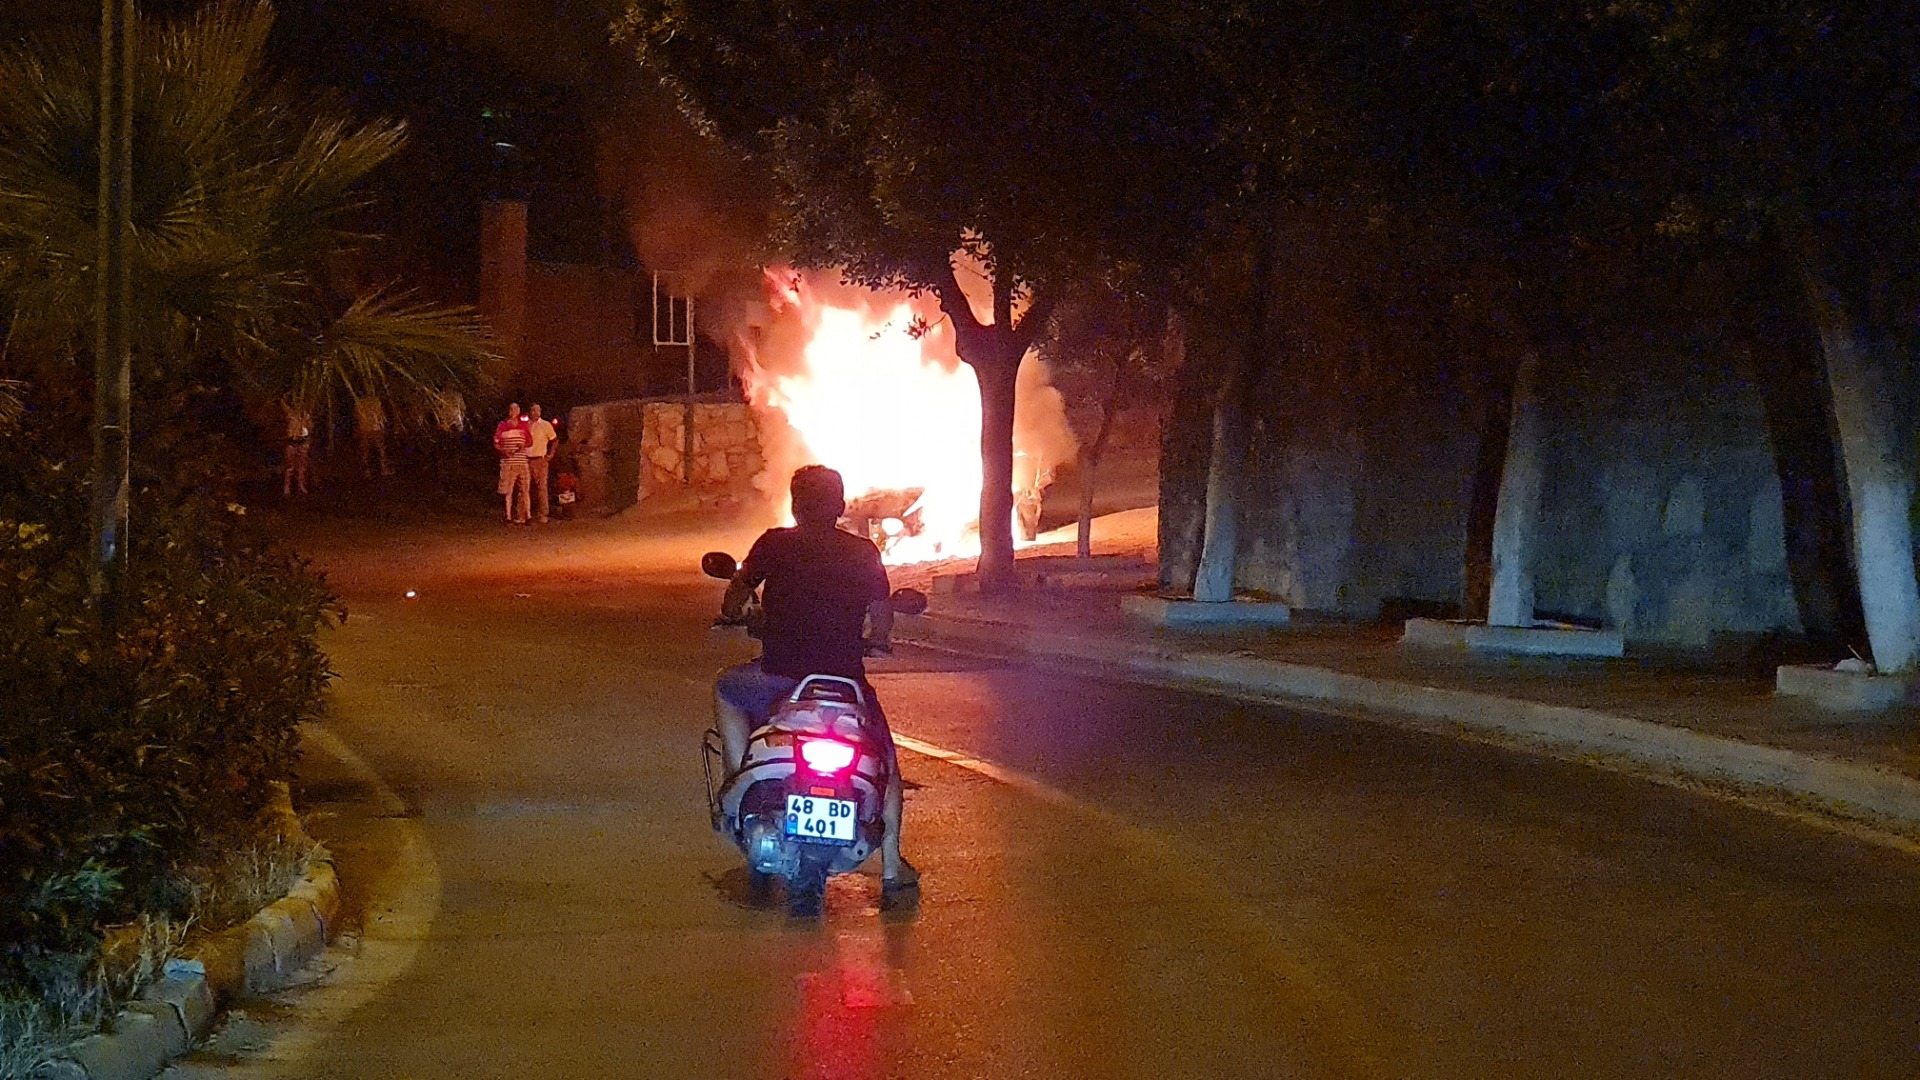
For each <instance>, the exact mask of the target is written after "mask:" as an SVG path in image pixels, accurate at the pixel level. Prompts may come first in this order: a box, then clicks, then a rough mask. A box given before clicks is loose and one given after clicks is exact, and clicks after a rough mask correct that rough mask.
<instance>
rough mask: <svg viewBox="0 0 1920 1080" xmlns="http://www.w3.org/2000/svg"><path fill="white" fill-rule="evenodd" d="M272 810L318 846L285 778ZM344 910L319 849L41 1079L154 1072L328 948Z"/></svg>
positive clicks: (140, 1076)
mask: <svg viewBox="0 0 1920 1080" xmlns="http://www.w3.org/2000/svg"><path fill="white" fill-rule="evenodd" d="M271 809H272V811H273V812H274V813H275V815H276V816H277V817H278V818H279V820H280V827H281V828H282V830H283V831H284V834H285V835H286V836H287V837H288V838H289V839H291V840H292V841H293V842H294V843H295V844H296V845H297V846H299V847H302V848H312V847H314V843H313V840H312V839H311V838H310V837H308V836H307V833H306V830H305V829H304V828H302V827H301V824H300V819H299V817H298V816H296V815H295V814H294V812H293V806H292V804H291V802H289V801H288V798H287V792H286V789H285V786H284V785H282V786H281V788H280V790H279V792H278V793H276V795H275V797H274V800H273V804H272V807H271ZM339 915H340V882H339V878H338V877H337V876H336V875H335V874H334V868H333V857H332V856H331V855H329V854H328V853H327V852H326V851H325V849H319V850H316V851H315V853H314V855H313V857H312V859H311V860H310V861H309V863H308V865H307V872H306V874H305V875H304V876H303V877H302V878H301V879H300V881H299V882H297V883H296V884H295V885H294V886H293V888H292V889H290V890H288V892H287V895H286V896H283V897H281V898H280V899H278V900H276V901H274V902H273V903H271V904H268V905H267V906H266V907H264V908H262V909H260V911H259V912H257V913H256V914H255V915H254V916H253V918H251V919H249V920H248V921H247V922H245V923H243V924H241V925H239V926H236V927H233V928H232V929H229V930H224V931H222V932H220V933H218V934H215V935H213V936H212V937H210V938H208V939H207V940H205V941H203V942H201V943H200V944H199V945H198V946H196V947H195V948H194V949H193V950H192V951H191V952H190V953H189V954H187V955H186V956H184V957H181V958H179V959H176V960H171V961H168V963H167V968H166V973H165V975H164V976H163V977H162V978H161V979H160V980H159V981H158V982H156V983H154V984H153V985H152V986H149V987H148V988H147V990H146V992H145V993H144V994H142V995H141V996H140V997H139V999H137V1000H135V1001H131V1002H128V1003H127V1006H126V1007H125V1008H124V1009H122V1010H121V1011H120V1013H119V1015H117V1016H115V1017H114V1019H113V1022H112V1023H111V1024H110V1025H108V1030H106V1031H104V1032H100V1033H98V1034H94V1035H89V1036H87V1037H85V1038H83V1039H80V1040H79V1041H77V1042H75V1043H73V1044H72V1045H70V1046H68V1047H67V1048H66V1049H65V1050H62V1051H60V1052H59V1053H58V1054H57V1055H56V1056H55V1057H53V1058H52V1059H51V1060H49V1061H47V1062H45V1063H43V1064H41V1065H40V1067H39V1068H38V1069H37V1070H35V1072H34V1074H33V1075H34V1077H35V1080H150V1078H151V1077H153V1076H154V1075H156V1074H157V1073H159V1072H160V1070H161V1069H163V1068H165V1067H166V1066H167V1063H168V1062H170V1061H172V1060H173V1059H174V1058H177V1057H179V1056H181V1055H182V1054H185V1053H186V1052H187V1051H188V1050H189V1049H191V1048H192V1047H193V1044H194V1043H196V1042H198V1041H199V1040H200V1039H201V1038H202V1037H204V1036H205V1035H206V1034H207V1031H208V1030H209V1029H210V1028H211V1027H212V1025H213V1021H214V1020H215V1019H216V1018H217V1017H218V1016H219V1013H220V1009H221V1008H222V1007H224V1006H225V1005H227V1004H229V1003H231V1002H232V1001H234V1000H236V999H238V998H242V997H246V996H248V995H251V994H258V993H262V992H265V991H268V990H275V989H279V988H281V987H284V986H287V985H289V984H290V983H291V982H292V981H293V979H294V976H295V973H297V972H298V971H299V970H300V969H301V968H302V967H304V966H306V965H307V964H308V963H310V962H311V961H312V960H314V959H315V958H316V957H318V956H319V955H320V953H321V951H322V950H323V949H325V948H326V944H327V939H328V938H329V937H330V936H331V934H332V931H333V929H334V927H335V926H336V924H337V920H338V919H339Z"/></svg>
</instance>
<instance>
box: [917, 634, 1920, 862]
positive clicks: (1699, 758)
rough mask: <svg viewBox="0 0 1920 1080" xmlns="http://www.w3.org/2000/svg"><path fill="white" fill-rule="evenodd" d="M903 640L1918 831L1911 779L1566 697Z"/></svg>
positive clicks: (1188, 657)
mask: <svg viewBox="0 0 1920 1080" xmlns="http://www.w3.org/2000/svg"><path fill="white" fill-rule="evenodd" d="M894 636H895V637H896V638H898V639H899V640H902V641H907V642H912V643H915V644H920V645H926V646H931V647H934V648H941V649H948V650H951V651H955V652H962V653H971V654H975V655H987V656H993V657H998V658H1004V659H1016V660H1018V659H1026V660H1030V661H1036V662H1047V661H1053V662H1056V663H1058V662H1065V663H1068V664H1074V665H1082V666H1085V667H1088V668H1091V669H1093V670H1095V671H1105V672H1112V671H1114V670H1116V669H1117V670H1119V671H1121V672H1124V673H1126V674H1128V675H1130V676H1133V677H1135V678H1138V679H1141V680H1143V681H1146V682H1149V683H1154V684H1158V685H1164V686H1177V687H1180V688H1183V689H1190V690H1199V691H1203V692H1207V693H1213V694H1218V695H1223V696H1227V697H1235V698H1242V699H1248V700H1273V699H1282V700H1290V701H1302V700H1305V701H1313V702H1321V703H1326V704H1333V705H1343V706H1354V707H1359V708H1364V709H1368V710H1374V711H1378V712H1383V713H1389V714H1394V715H1398V716H1400V717H1403V718H1412V719H1415V720H1418V721H1424V722H1426V723H1429V724H1431V723H1441V724H1450V725H1457V726H1458V727H1461V728H1467V729H1472V730H1477V731H1482V732H1488V733H1493V734H1497V735H1500V736H1504V737H1507V738H1511V739H1517V740H1521V741H1523V742H1525V743H1529V744H1532V745H1535V746H1538V747H1540V748H1542V749H1546V750H1550V751H1559V752H1561V753H1566V752H1570V751H1571V752H1575V753H1581V754H1592V755H1598V756H1602V757H1608V758H1615V759H1625V760H1628V761H1632V762H1635V763H1637V764H1640V765H1645V766H1653V767H1655V768H1657V769H1661V770H1666V771H1668V772H1671V773H1675V774H1679V775H1681V776H1685V777H1690V778H1693V779H1697V780H1704V781H1708V782H1711V783H1719V784H1726V785H1730V786H1732V787H1734V788H1737V789H1741V790H1745V791H1749V792H1753V791H1761V792H1769V793H1772V794H1775V795H1788V796H1793V797H1795V798H1798V799H1803V800H1807V801H1810V802H1811V803H1813V804H1815V805H1816V806H1817V808H1818V809H1820V810H1821V811H1823V812H1825V813H1828V814H1831V815H1833V816H1836V817H1840V818H1844V819H1847V820H1851V821H1855V822H1861V823H1865V824H1868V825H1871V826H1875V827H1881V828H1892V829H1894V830H1895V831H1899V832H1903V833H1909V834H1910V833H1913V832H1915V831H1916V830H1920V780H1916V779H1914V778H1912V777H1908V776H1903V775H1900V774H1898V773H1894V772H1890V771H1888V770H1885V769H1881V768H1877V767H1875V766H1872V765H1865V764H1859V763H1856V762H1848V761H1842V760H1835V759H1831V758H1824V757H1819V756H1817V755H1813V754H1807V753H1802V752H1800V751H1795V750H1785V749H1781V748H1779V747H1771V746H1761V745H1758V744H1754V743H1746V742H1741V741H1739V740H1737V739H1729V738H1726V737H1724V736H1719V735H1708V734H1703V733H1701V732H1697V731H1691V730H1688V729H1685V728H1678V727H1670V726H1668V725H1665V724H1657V723H1653V722H1652V721H1648V720H1638V719H1635V718H1633V717H1629V716H1621V715H1618V714H1614V713H1608V712H1603V711H1601V710H1598V709H1588V708H1580V707H1576V706H1569V705H1550V704H1546V703H1543V702H1533V701H1525V700H1521V699H1517V698H1508V697H1501V696H1499V695H1497V694H1488V693H1482V692H1478V691H1472V690H1451V689H1447V688H1444V687H1436V686H1425V685H1422V684H1420V683H1416V682H1408V681H1401V680H1397V679H1386V678H1378V677H1374V676H1367V675H1352V674H1348V673H1345V672H1340V671H1335V670H1332V669H1330V668H1322V667H1314V666H1312V665H1308V664H1297V663H1289V662H1286V661H1278V660H1264V659H1260V658H1258V657H1251V656H1243V655H1235V654H1232V653H1223V652H1216V651H1209V650H1204V649H1187V648H1182V647H1179V646H1174V645H1168V646H1158V645H1141V644H1136V643H1131V642H1114V641H1108V640H1105V639H1099V638H1087V637H1080V636H1076V635H1072V634H1051V633H1041V632H1037V631H1035V630H1033V629H1032V628H1030V627H1025V626H1017V625H1009V624H1005V623H990V622H987V621H984V620H973V619H964V620H963V619H946V618H942V617H939V616H919V617H916V618H913V619H910V620H909V619H903V620H901V625H899V626H898V627H897V628H896V630H895V634H894Z"/></svg>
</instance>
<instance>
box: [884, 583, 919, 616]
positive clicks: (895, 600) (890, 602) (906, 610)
mask: <svg viewBox="0 0 1920 1080" xmlns="http://www.w3.org/2000/svg"><path fill="white" fill-rule="evenodd" d="M887 606H888V607H890V608H892V609H893V610H895V611H897V612H899V613H900V614H902V615H918V614H920V613H921V612H923V611H925V610H927V594H926V593H923V592H921V591H920V590H919V589H895V590H893V595H892V596H889V597H887Z"/></svg>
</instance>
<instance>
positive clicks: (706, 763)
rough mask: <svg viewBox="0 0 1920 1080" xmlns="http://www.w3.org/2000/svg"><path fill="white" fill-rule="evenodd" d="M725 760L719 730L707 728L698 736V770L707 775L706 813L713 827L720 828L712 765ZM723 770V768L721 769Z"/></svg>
mask: <svg viewBox="0 0 1920 1080" xmlns="http://www.w3.org/2000/svg"><path fill="white" fill-rule="evenodd" d="M725 760H726V750H725V749H724V748H723V747H722V746H721V745H720V732H719V731H717V730H716V729H714V728H708V729H707V733H706V734H705V735H702V736H701V737H700V771H701V772H703V773H705V774H706V777H707V814H708V815H709V816H710V817H712V818H713V827H714V828H715V829H716V830H717V829H719V828H720V820H721V814H720V790H719V788H718V786H716V785H715V784H714V782H713V765H714V762H716V761H725ZM723 772H724V770H723Z"/></svg>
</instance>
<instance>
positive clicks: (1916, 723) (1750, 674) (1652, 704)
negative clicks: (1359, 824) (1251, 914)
mask: <svg viewBox="0 0 1920 1080" xmlns="http://www.w3.org/2000/svg"><path fill="white" fill-rule="evenodd" d="M1120 595H1121V593H1120V592H1118V591H1114V590H1066V589H1053V590H1048V589H1036V590H1028V591H1025V592H1022V593H1018V594H1015V595H1013V596H1009V597H1004V598H1003V597H995V598H990V599H989V598H982V597H979V596H969V595H959V596H954V595H948V596H940V597H936V598H935V600H934V604H933V606H932V608H931V609H930V610H929V611H928V613H927V614H926V615H923V616H919V617H915V618H906V619H902V620H901V621H900V625H899V627H898V629H897V631H896V637H898V638H900V639H901V640H903V641H909V642H913V643H916V644H921V645H926V646H930V647H933V648H940V649H948V650H952V651H956V652H963V653H971V654H977V655H987V656H995V657H1002V658H1008V659H1015V660H1022V661H1028V662H1034V663H1041V664H1057V665H1061V666H1065V667H1071V668H1076V669H1080V670H1090V671H1096V672H1103V673H1109V674H1116V673H1117V674H1123V675H1125V676H1127V677H1130V678H1134V679H1139V680H1141V681H1145V682H1150V683H1154V684H1157V685H1167V686H1178V687H1182V688H1187V689H1196V690H1201V691H1204V692H1210V693H1218V694H1222V695H1225V696H1228V697H1236V698H1247V699H1256V700H1281V701H1303V700H1304V701H1309V702H1314V703H1317V704H1320V705H1322V706H1324V707H1333V708H1338V709H1353V708H1357V709H1364V710H1366V711H1368V712H1369V713H1376V714H1379V713H1384V714H1389V715H1390V716H1392V717H1394V718H1396V719H1399V720H1402V721H1412V722H1413V723H1415V724H1417V725H1419V726H1423V727H1428V728H1439V729H1443V730H1451V729H1468V730H1472V731H1476V732H1480V733H1484V734H1488V735H1491V736H1494V737H1496V738H1500V739H1503V740H1506V741H1517V742H1520V743H1522V744H1525V745H1529V746H1533V747H1537V748H1540V749H1545V750H1547V751H1549V752H1554V753H1559V754H1570V755H1573V756H1584V755H1599V756H1602V757H1605V758H1609V759H1613V760H1617V761H1625V762H1629V763H1633V764H1636V765H1639V766H1642V767H1651V768H1653V769H1655V770H1658V771H1661V772H1666V773H1671V774H1678V775H1681V776H1685V777H1688V778H1692V779H1697V780H1702V781H1707V782H1709V783H1715V784H1721V785H1728V786H1732V787H1735V788H1738V789H1740V790H1743V791H1747V792H1751V793H1771V794H1774V795H1786V796H1790V797H1792V798H1794V799H1795V800H1797V801H1806V802H1811V803H1813V804H1814V805H1815V806H1816V807H1817V808H1818V809H1820V810H1822V811H1824V812H1827V813H1830V814H1836V815H1838V816H1841V817H1844V818H1848V819H1852V820H1857V821H1865V822H1868V823H1871V824H1874V825H1876V826H1879V827H1883V828H1891V829H1893V830H1895V831H1898V832H1902V833H1906V834H1911V835H1916V836H1920V709H1916V708H1912V707H1908V708H1903V709H1897V710H1894V711H1892V712H1887V713H1878V714H1845V713H1829V712H1823V711H1821V710H1819V709H1816V708H1813V707H1811V706H1809V705H1807V704H1805V703H1803V702H1800V701H1796V700H1791V699H1780V698H1776V697H1775V695H1774V693H1773V673H1772V671H1771V670H1770V669H1768V670H1761V669H1754V670H1750V671H1743V670H1740V669H1738V668H1736V667H1731V666H1725V665H1722V666H1717V667H1707V666H1699V667H1684V668H1683V667H1680V666H1677V665H1674V664H1667V663H1660V662H1656V661H1653V660H1650V659H1646V658H1636V657H1632V656H1630V657H1628V658H1627V659H1626V660H1612V661H1591V660H1589V661H1569V660H1551V659H1510V658H1492V657H1480V656H1476V655H1474V654H1469V653H1466V652H1449V651H1438V650H1415V649H1404V650H1403V649H1402V648H1401V646H1400V644H1399V640H1398V639H1399V631H1398V628H1397V627H1388V626H1381V625H1356V624H1350V623H1334V622H1319V623H1316V622H1312V621H1307V622H1306V623H1305V624H1304V625H1296V627H1295V628H1293V629H1289V630H1284V631H1278V632H1270V633H1254V634H1218V633H1179V632H1168V631H1158V630H1150V629H1147V628H1143V627H1139V626H1135V625H1132V624H1130V623H1128V622H1126V621H1125V620H1124V619H1123V618H1122V616H1121V614H1120V610H1119V598H1120Z"/></svg>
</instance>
